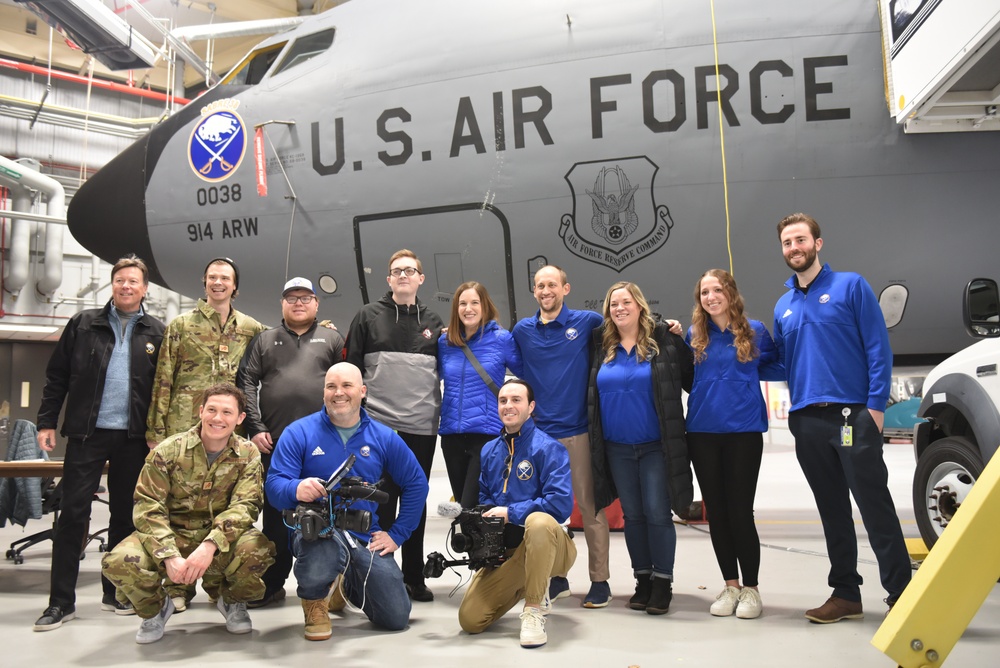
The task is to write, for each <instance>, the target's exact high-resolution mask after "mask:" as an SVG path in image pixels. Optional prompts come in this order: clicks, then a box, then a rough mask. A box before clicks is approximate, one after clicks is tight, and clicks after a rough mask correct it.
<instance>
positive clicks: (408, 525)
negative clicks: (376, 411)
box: [264, 408, 427, 545]
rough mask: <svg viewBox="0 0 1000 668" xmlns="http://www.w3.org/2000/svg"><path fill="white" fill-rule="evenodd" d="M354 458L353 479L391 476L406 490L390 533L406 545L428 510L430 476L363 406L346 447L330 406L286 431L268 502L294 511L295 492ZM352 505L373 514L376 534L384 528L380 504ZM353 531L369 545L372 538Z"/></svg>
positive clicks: (276, 455)
mask: <svg viewBox="0 0 1000 668" xmlns="http://www.w3.org/2000/svg"><path fill="white" fill-rule="evenodd" d="M350 454H353V455H355V457H356V459H355V462H354V466H353V468H351V470H350V472H349V473H348V475H351V476H358V477H359V478H361V479H362V480H363V481H365V482H368V483H376V482H378V481H379V480H381V479H382V477H383V476H384V475H385V474H387V473H388V474H389V475H390V476H392V479H393V480H394V481H395V482H396V484H397V485H399V486H400V488H401V489H402V490H403V493H402V495H401V496H400V499H399V515H398V516H397V517H396V522H395V523H394V524H393V525H392V528H391V529H389V531H388V532H387V533H388V534H389V537H390V538H392V540H393V541H394V542H395V543H396V545H402V544H403V541H405V540H406V539H407V538H409V537H410V534H411V533H413V530H414V529H416V528H417V524H418V523H419V522H420V515H421V513H423V511H424V507H425V506H426V503H427V478H426V476H424V472H423V469H421V468H420V465H419V464H418V463H417V458H416V457H415V456H414V455H413V451H411V450H410V448H409V447H407V445H406V443H404V442H403V439H401V438H400V437H399V435H398V434H396V432H394V431H393V430H391V429H389V428H388V427H386V426H385V425H383V424H379V423H378V422H376V421H374V420H372V419H371V418H369V417H368V413H367V412H365V409H363V408H362V409H361V424H360V426H359V427H358V430H357V431H356V432H354V435H353V436H351V437H350V438H349V439H348V440H347V443H346V444H345V443H344V441H343V440H342V439H341V438H340V432H338V431H337V428H336V427H335V426H334V425H333V423H332V422H330V417H329V416H328V415H327V414H326V409H325V408H321V409H320V410H319V411H317V412H315V413H313V414H311V415H307V416H306V417H304V418H302V419H301V420H296V421H295V422H293V423H292V424H290V425H288V427H286V428H285V430H284V431H283V432H281V438H279V439H278V442H277V444H275V446H274V453H273V454H272V455H271V467H270V469H269V470H268V472H267V482H266V483H265V484H264V488H265V489H266V490H267V500H268V502H269V503H270V504H271V505H272V506H274V507H275V508H277V509H278V510H284V509H286V508H294V507H295V506H296V505H297V504H298V503H299V502H298V500H296V498H295V490H296V488H298V486H299V483H300V482H302V480H303V479H305V478H321V479H323V480H326V479H327V478H329V477H330V474H331V473H333V472H334V471H335V470H336V469H337V467H338V466H340V464H341V463H342V462H343V461H344V460H345V459H347V456H348V455H350ZM351 507H352V508H358V509H360V510H368V511H371V513H372V526H371V530H372V531H380V530H381V529H380V527H379V523H378V507H377V505H376V504H375V503H373V502H371V501H355V502H354V504H353V505H352V506H351ZM352 533H354V535H355V536H357V537H358V538H360V539H362V540H363V541H365V542H366V543H367V542H368V539H369V538H370V536H367V535H364V534H359V533H355V532H352Z"/></svg>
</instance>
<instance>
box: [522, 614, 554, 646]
mask: <svg viewBox="0 0 1000 668" xmlns="http://www.w3.org/2000/svg"><path fill="white" fill-rule="evenodd" d="M548 640H549V637H548V636H547V635H546V634H545V615H544V614H543V613H542V611H541V609H540V608H529V607H527V606H525V608H524V612H522V613H521V647H524V648H525V649H534V648H535V647H541V646H542V645H544V644H545V643H547V642H548Z"/></svg>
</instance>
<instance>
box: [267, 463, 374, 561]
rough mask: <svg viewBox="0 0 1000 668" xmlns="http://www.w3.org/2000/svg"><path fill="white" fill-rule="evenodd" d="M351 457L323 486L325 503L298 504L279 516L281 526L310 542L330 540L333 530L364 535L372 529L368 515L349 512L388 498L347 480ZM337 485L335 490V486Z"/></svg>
mask: <svg viewBox="0 0 1000 668" xmlns="http://www.w3.org/2000/svg"><path fill="white" fill-rule="evenodd" d="M355 459H356V458H355V456H354V455H353V454H352V455H350V456H349V457H348V458H347V459H345V460H344V461H343V463H341V465H340V466H338V467H337V470H335V471H334V472H333V474H332V475H331V476H330V477H329V478H327V479H326V480H325V481H324V482H323V487H324V488H326V491H327V492H328V494H327V497H326V500H325V501H323V500H320V501H313V502H310V503H300V504H298V505H297V506H295V508H294V510H293V509H287V510H285V511H283V512H282V515H283V517H284V520H285V525H286V526H288V527H289V528H291V529H295V530H296V531H299V532H301V533H302V540H304V541H307V542H310V543H311V542H313V541H314V540H317V539H320V538H330V537H331V536H332V535H333V530H334V529H340V530H341V531H355V532H357V533H368V531H369V530H370V529H371V526H372V514H371V512H369V511H367V510H359V509H357V508H351V507H350V506H351V504H352V503H354V502H355V501H374V502H375V503H385V502H386V501H388V500H389V495H388V494H386V493H385V492H383V491H382V490H380V489H379V488H378V485H377V484H376V485H372V484H369V483H366V482H364V481H363V480H361V478H358V477H356V476H352V477H347V474H348V472H349V471H350V470H351V467H352V466H354V460H355ZM338 485H339V486H338Z"/></svg>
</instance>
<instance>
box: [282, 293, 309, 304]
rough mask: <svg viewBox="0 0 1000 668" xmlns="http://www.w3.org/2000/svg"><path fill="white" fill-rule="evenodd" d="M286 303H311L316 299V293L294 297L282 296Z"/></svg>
mask: <svg viewBox="0 0 1000 668" xmlns="http://www.w3.org/2000/svg"><path fill="white" fill-rule="evenodd" d="M282 299H284V300H285V303H286V304H312V303H313V300H314V299H316V295H302V296H300V297H296V296H295V295H288V296H287V297H282Z"/></svg>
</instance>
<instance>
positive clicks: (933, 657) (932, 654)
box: [924, 649, 938, 663]
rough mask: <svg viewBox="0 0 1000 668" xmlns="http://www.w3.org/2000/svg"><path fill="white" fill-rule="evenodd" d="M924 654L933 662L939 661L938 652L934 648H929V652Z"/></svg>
mask: <svg viewBox="0 0 1000 668" xmlns="http://www.w3.org/2000/svg"><path fill="white" fill-rule="evenodd" d="M924 656H926V657H927V660H928V661H930V662H931V663H937V660H938V653H937V652H935V651H934V650H932V649H929V650H927V654H925V655H924Z"/></svg>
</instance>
